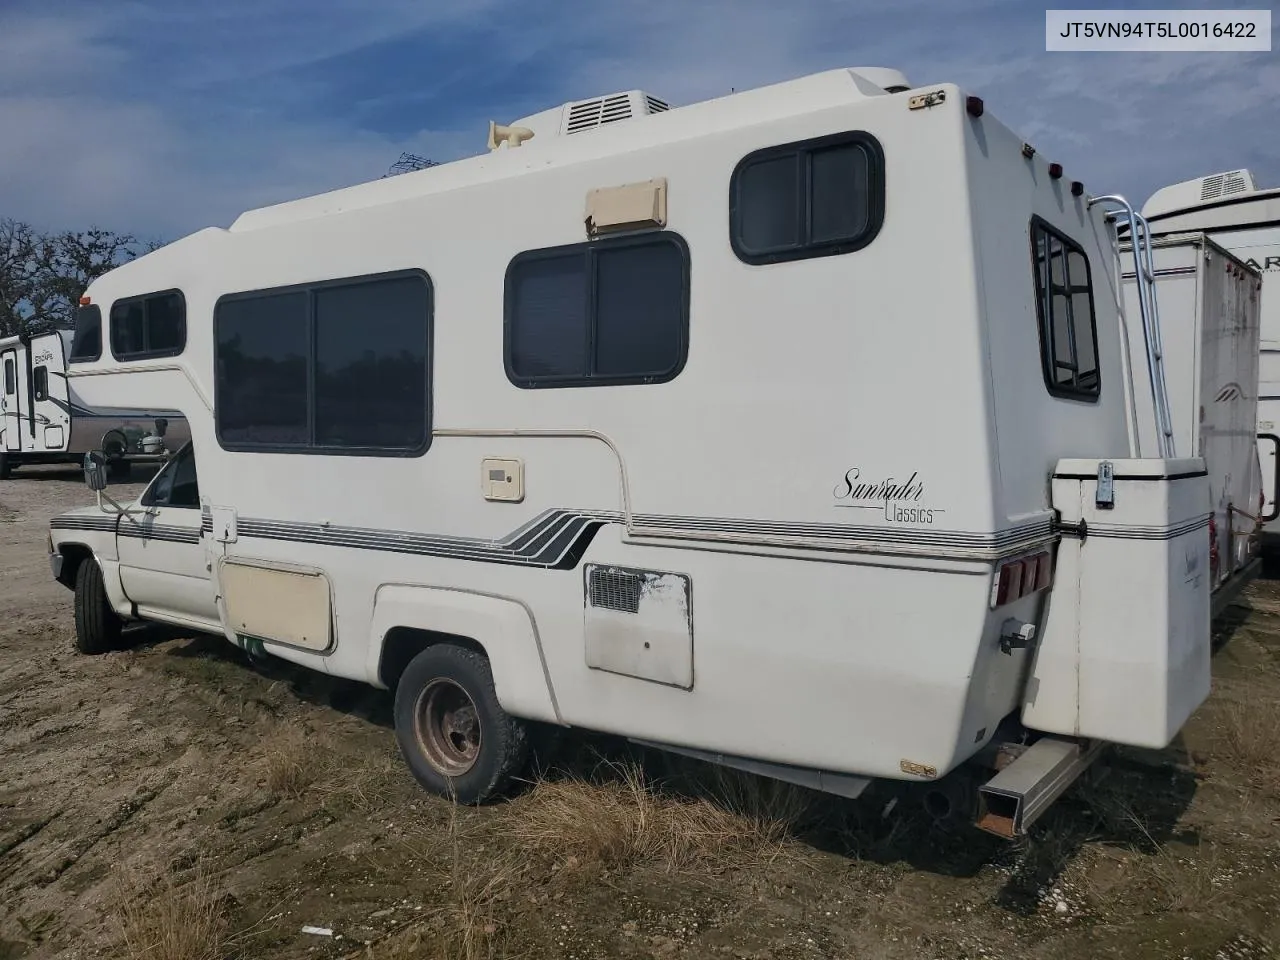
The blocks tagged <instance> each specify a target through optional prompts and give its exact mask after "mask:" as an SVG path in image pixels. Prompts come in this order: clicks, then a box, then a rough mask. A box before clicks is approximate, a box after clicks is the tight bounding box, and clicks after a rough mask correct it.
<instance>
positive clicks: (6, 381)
mask: <svg viewBox="0 0 1280 960" xmlns="http://www.w3.org/2000/svg"><path fill="white" fill-rule="evenodd" d="M81 309H82V311H84V313H85V314H86V316H85V319H84V320H82V322H81V324H80V326H81V327H82V329H83V330H84V331H85V332H84V333H82V334H81V335H80V344H79V349H80V351H81V353H82V354H84V355H86V356H89V355H91V356H93V357H94V358H95V359H97V358H98V357H100V356H101V344H100V342H98V341H95V340H94V338H95V337H97V336H98V334H96V333H94V332H93V329H94V328H93V326H92V322H91V318H92V317H93V316H94V315H95V314H96V312H97V307H93V308H91V309H86V308H83V307H82V308H81ZM98 329H99V330H100V329H101V321H100V320H99V321H98ZM95 343H97V346H95V345H94V344H95ZM75 349H76V347H75V345H74V344H73V343H72V332H71V331H70V330H51V331H49V332H48V333H41V334H36V335H34V336H31V337H6V338H4V339H0V378H2V379H0V480H2V479H4V478H6V477H8V476H9V475H10V473H11V472H12V471H13V469H14V468H15V467H18V466H20V465H22V464H24V463H79V462H81V460H83V458H84V455H85V454H86V453H88V452H89V451H91V450H98V451H102V452H104V453H105V454H106V456H107V459H108V461H109V463H110V464H111V466H112V467H113V468H114V470H115V472H116V474H117V475H119V474H120V473H121V472H122V471H125V470H127V469H128V467H129V465H130V464H131V463H135V462H140V461H141V462H146V461H155V460H159V459H163V457H164V456H165V453H166V451H167V450H169V449H173V450H176V449H177V448H178V447H180V446H182V445H183V444H184V443H186V441H187V440H189V439H190V432H189V430H188V429H187V424H186V421H185V419H184V418H183V417H182V414H180V413H178V412H177V411H176V410H165V409H127V408H120V407H115V406H107V407H95V408H90V407H88V406H86V405H85V404H84V403H83V402H82V401H81V400H80V397H79V396H78V394H77V393H76V391H74V390H73V389H72V388H71V384H70V383H69V382H68V380H67V358H68V357H73V359H74V351H75Z"/></svg>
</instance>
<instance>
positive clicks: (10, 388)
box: [4, 359, 18, 393]
mask: <svg viewBox="0 0 1280 960" xmlns="http://www.w3.org/2000/svg"><path fill="white" fill-rule="evenodd" d="M17 390H18V385H17V383H16V382H15V378H14V367H13V361H12V360H9V359H6V360H5V362H4V392H5V393H16V392H17Z"/></svg>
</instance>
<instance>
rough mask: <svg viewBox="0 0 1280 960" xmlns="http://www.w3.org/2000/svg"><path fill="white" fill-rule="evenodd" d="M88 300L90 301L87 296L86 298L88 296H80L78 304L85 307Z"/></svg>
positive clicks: (88, 302)
mask: <svg viewBox="0 0 1280 960" xmlns="http://www.w3.org/2000/svg"><path fill="white" fill-rule="evenodd" d="M90 302H91V301H90V300H89V298H88V297H81V298H80V306H82V307H87V306H88V305H89V304H90Z"/></svg>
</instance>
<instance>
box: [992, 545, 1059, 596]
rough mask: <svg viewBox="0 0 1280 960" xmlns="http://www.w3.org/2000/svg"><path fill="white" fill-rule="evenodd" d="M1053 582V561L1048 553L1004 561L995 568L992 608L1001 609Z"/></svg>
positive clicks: (1043, 552)
mask: <svg viewBox="0 0 1280 960" xmlns="http://www.w3.org/2000/svg"><path fill="white" fill-rule="evenodd" d="M1052 581H1053V559H1052V557H1051V556H1050V555H1049V553H1048V551H1042V552H1040V553H1037V554H1033V555H1032V556H1029V557H1018V558H1017V559H1015V560H1006V561H1004V562H1003V563H1001V564H1000V566H999V567H997V568H996V576H995V583H994V584H993V587H992V591H991V605H992V607H1002V606H1004V605H1005V604H1006V603H1013V602H1014V601H1015V600H1020V599H1022V598H1023V597H1028V596H1030V595H1031V594H1033V593H1036V592H1037V591H1039V590H1044V589H1045V588H1047V587H1048V586H1049V584H1050V583H1051V582H1052Z"/></svg>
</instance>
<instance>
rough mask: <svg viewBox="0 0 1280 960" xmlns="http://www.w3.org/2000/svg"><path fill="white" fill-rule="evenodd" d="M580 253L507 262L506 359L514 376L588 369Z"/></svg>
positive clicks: (587, 292)
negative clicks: (509, 310) (508, 328)
mask: <svg viewBox="0 0 1280 960" xmlns="http://www.w3.org/2000/svg"><path fill="white" fill-rule="evenodd" d="M587 266H588V263H587V257H586V255H585V253H584V252H583V251H580V250H579V251H575V252H572V253H569V254H567V255H562V256H555V257H539V258H537V259H530V260H524V261H517V262H516V263H514V264H512V266H511V270H510V272H509V274H508V282H509V283H510V285H511V294H512V299H513V301H514V308H515V309H514V317H513V318H512V319H513V323H512V325H511V331H510V333H511V340H510V343H509V345H508V351H509V363H510V367H511V369H512V371H513V372H514V373H515V374H516V375H517V376H519V377H523V378H538V377H581V376H584V375H585V374H586V371H587V369H588V363H587V351H588V350H589V349H590V346H591V340H590V334H589V330H588V323H587V311H588V309H589V308H590V304H589V302H588V300H589V297H590V292H591V291H590V288H589V286H588V283H587Z"/></svg>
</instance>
